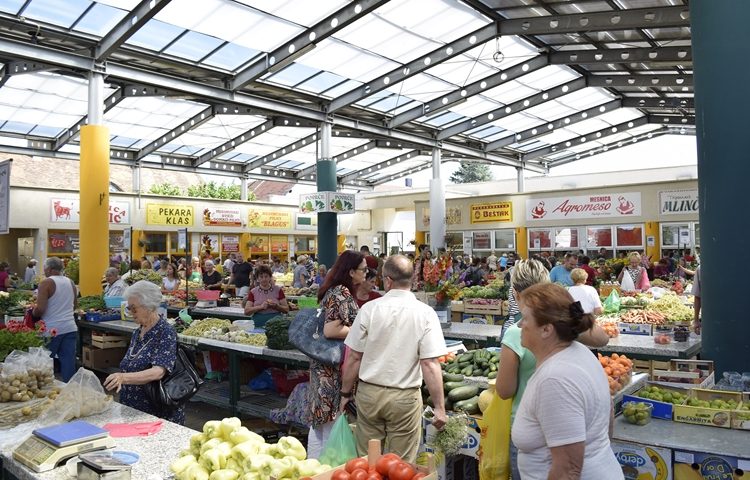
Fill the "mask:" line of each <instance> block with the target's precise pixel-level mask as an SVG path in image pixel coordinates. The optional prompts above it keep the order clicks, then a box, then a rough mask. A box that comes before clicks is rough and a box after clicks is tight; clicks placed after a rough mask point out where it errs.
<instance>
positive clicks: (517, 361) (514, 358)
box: [495, 259, 609, 480]
mask: <svg viewBox="0 0 750 480" xmlns="http://www.w3.org/2000/svg"><path fill="white" fill-rule="evenodd" d="M510 282H511V283H510V285H511V288H512V289H513V294H514V296H515V297H516V299H518V297H519V296H521V293H522V292H523V291H524V290H526V289H527V288H529V287H530V286H532V285H536V284H537V283H547V282H549V271H548V270H547V269H546V268H545V267H544V265H543V264H542V262H540V261H538V260H534V259H530V260H521V261H519V262H516V265H515V266H514V267H513V270H512V273H511V278H510ZM519 325H522V320H520V319H519V320H518V321H517V323H516V324H514V325H512V326H510V327H509V328H508V330H507V331H506V332H505V335H504V336H503V338H502V346H503V347H504V348H501V349H500V369H499V371H498V372H497V381H496V383H495V389H496V390H497V394H498V395H499V396H500V398H503V399H508V398H511V397H513V406H512V409H511V422H512V421H513V420H514V419H515V415H516V409H517V408H518V405H519V403H521V397H523V392H524V390H525V389H526V383H527V382H528V381H529V378H531V375H532V374H533V373H534V370H535V369H536V358H534V354H533V353H531V352H530V351H529V350H527V349H526V348H524V347H523V346H522V345H521V328H522V326H519ZM578 341H579V342H581V343H583V344H584V345H588V346H590V347H603V346H605V345H606V344H607V343H608V342H609V336H608V335H607V333H606V332H605V331H604V330H603V329H602V328H601V327H600V326H598V325H594V327H593V328H591V330H589V331H588V332H586V333H583V334H581V335H580V336H579V337H578ZM505 347H507V348H505ZM510 460H511V478H512V479H513V480H517V479H520V478H521V475H520V473H519V472H518V463H517V461H518V450H516V447H515V446H514V445H513V444H512V443H511V445H510Z"/></svg>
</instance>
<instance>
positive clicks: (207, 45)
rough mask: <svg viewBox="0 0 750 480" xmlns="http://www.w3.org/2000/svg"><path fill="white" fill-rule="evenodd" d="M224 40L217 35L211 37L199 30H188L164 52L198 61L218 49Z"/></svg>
mask: <svg viewBox="0 0 750 480" xmlns="http://www.w3.org/2000/svg"><path fill="white" fill-rule="evenodd" d="M222 43H223V42H222V41H221V40H219V39H218V38H215V37H209V36H208V35H203V34H202V33H198V32H187V33H186V34H185V35H183V36H182V37H180V39H179V40H177V41H176V42H174V43H173V44H172V45H170V46H169V48H167V49H166V50H164V53H167V54H169V55H175V56H177V57H182V58H187V59H188V60H193V61H194V62H197V61H198V60H200V59H201V58H203V57H205V56H206V55H208V54H209V53H211V52H212V51H213V50H214V49H216V48H217V47H218V46H219V45H221V44H222Z"/></svg>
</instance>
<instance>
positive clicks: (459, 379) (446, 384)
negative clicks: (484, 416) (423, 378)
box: [422, 372, 484, 415]
mask: <svg viewBox="0 0 750 480" xmlns="http://www.w3.org/2000/svg"><path fill="white" fill-rule="evenodd" d="M482 390H484V389H483V388H482V387H480V386H479V385H477V384H475V383H471V382H469V381H468V380H466V379H465V378H464V376H463V375H459V374H453V373H447V372H443V391H444V393H445V409H446V410H453V411H456V412H466V413H468V414H470V415H472V414H476V413H479V394H480V393H481V392H482ZM422 391H423V393H424V394H425V395H429V392H428V391H427V386H423V387H422ZM425 403H426V404H427V405H430V406H433V403H432V398H430V397H429V396H428V397H427V398H426V399H425Z"/></svg>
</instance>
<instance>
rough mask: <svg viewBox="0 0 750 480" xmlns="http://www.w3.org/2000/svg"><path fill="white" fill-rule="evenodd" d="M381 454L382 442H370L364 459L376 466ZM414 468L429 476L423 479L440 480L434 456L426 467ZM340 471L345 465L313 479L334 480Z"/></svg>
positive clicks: (415, 466)
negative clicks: (335, 474)
mask: <svg viewBox="0 0 750 480" xmlns="http://www.w3.org/2000/svg"><path fill="white" fill-rule="evenodd" d="M381 452H382V450H381V446H380V440H370V441H369V443H368V445H367V456H366V457H362V458H366V459H367V462H368V464H369V465H370V466H374V465H375V464H376V463H377V462H378V460H379V459H380V457H381V456H383V454H382V453H381ZM412 467H414V468H415V469H416V470H417V472H421V473H427V474H428V475H427V476H425V477H422V478H423V479H424V480H438V476H437V473H436V471H435V459H434V457H433V456H432V455H429V457H428V458H427V465H426V466H422V465H412ZM339 470H344V465H339V466H338V467H335V468H332V469H331V470H328V471H327V472H323V473H319V474H317V475H315V476H314V477H312V478H313V479H314V480H331V478H333V474H334V473H335V472H337V471H339Z"/></svg>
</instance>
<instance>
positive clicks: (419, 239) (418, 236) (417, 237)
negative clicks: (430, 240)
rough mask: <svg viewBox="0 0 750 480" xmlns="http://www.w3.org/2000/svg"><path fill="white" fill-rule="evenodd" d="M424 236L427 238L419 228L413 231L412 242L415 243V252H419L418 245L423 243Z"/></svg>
mask: <svg viewBox="0 0 750 480" xmlns="http://www.w3.org/2000/svg"><path fill="white" fill-rule="evenodd" d="M426 238H427V235H426V234H425V232H420V231H419V230H417V231H416V232H414V243H415V245H414V248H415V250H416V251H417V252H416V253H419V246H420V245H424V244H425V239H426Z"/></svg>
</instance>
